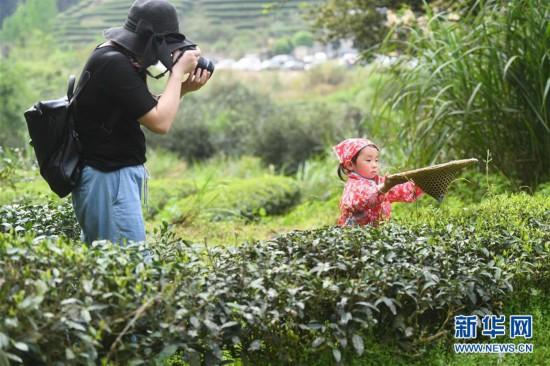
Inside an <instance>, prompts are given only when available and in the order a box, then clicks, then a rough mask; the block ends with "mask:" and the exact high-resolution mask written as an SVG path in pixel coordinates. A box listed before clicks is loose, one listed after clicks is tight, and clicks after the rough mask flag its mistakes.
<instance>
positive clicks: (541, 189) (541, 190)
mask: <svg viewBox="0 0 550 366" xmlns="http://www.w3.org/2000/svg"><path fill="white" fill-rule="evenodd" d="M535 194H537V195H541V196H546V197H550V182H548V183H544V184H541V185H540V186H538V187H537V191H536V192H535Z"/></svg>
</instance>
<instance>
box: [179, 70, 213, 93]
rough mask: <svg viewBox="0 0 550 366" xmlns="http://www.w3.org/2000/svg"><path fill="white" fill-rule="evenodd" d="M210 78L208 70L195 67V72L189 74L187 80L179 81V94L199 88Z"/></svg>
mask: <svg viewBox="0 0 550 366" xmlns="http://www.w3.org/2000/svg"><path fill="white" fill-rule="evenodd" d="M208 79H210V72H209V71H207V70H205V69H197V71H195V73H192V74H190V75H189V77H188V78H187V80H185V81H184V82H183V83H181V96H183V95H184V94H187V93H190V92H193V91H195V90H199V89H200V88H202V87H203V85H204V84H206V82H207V81H208Z"/></svg>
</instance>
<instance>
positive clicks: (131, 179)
mask: <svg viewBox="0 0 550 366" xmlns="http://www.w3.org/2000/svg"><path fill="white" fill-rule="evenodd" d="M146 179H147V173H146V170H145V167H144V166H143V165H136V166H131V167H126V168H122V169H119V170H115V171H113V172H102V171H100V170H97V169H94V168H92V167H90V166H85V167H84V169H83V170H82V175H81V177H80V181H79V183H78V185H77V186H76V187H75V188H74V189H73V192H72V199H73V207H74V212H75V215H76V218H77V220H78V223H79V224H80V227H81V228H82V240H83V241H84V242H86V243H91V242H93V241H94V240H109V241H111V242H113V243H119V244H125V243H127V242H130V241H132V242H141V241H145V225H144V222H143V214H142V212H141V197H142V189H143V188H144V185H145V184H146Z"/></svg>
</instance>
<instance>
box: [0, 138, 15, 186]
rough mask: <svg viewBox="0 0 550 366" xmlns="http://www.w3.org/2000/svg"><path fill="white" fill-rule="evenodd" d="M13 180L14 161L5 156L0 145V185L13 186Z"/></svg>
mask: <svg viewBox="0 0 550 366" xmlns="http://www.w3.org/2000/svg"><path fill="white" fill-rule="evenodd" d="M14 180H15V163H14V162H13V160H12V159H11V158H10V157H8V156H6V154H5V153H4V149H2V146H0V183H2V186H4V187H5V186H13V184H14Z"/></svg>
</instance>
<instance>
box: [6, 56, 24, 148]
mask: <svg viewBox="0 0 550 366" xmlns="http://www.w3.org/2000/svg"><path fill="white" fill-rule="evenodd" d="M23 73H24V71H23V68H21V67H20V66H18V65H16V64H13V63H11V62H10V61H9V60H8V59H6V58H3V57H1V56H0V131H2V133H0V146H11V147H14V146H20V145H21V140H22V136H23V132H24V129H25V122H24V119H23V111H24V109H25V108H26V107H27V106H25V105H24V104H23V102H22V99H23V98H24V97H25V94H26V93H27V90H26V85H25V83H24V81H23V79H22V78H21V75H22V74H23ZM22 96H23V98H21V97H22Z"/></svg>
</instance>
